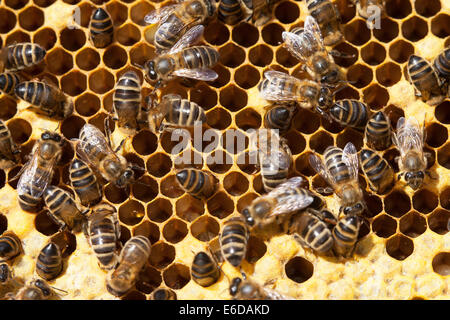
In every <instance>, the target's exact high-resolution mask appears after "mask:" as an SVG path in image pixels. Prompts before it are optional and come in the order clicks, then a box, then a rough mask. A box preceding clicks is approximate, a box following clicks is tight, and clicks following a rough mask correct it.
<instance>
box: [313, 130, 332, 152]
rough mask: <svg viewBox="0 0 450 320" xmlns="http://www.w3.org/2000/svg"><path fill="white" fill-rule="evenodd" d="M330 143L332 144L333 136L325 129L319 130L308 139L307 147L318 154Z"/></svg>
mask: <svg viewBox="0 0 450 320" xmlns="http://www.w3.org/2000/svg"><path fill="white" fill-rule="evenodd" d="M332 145H334V140H333V137H332V136H331V135H330V134H329V133H327V132H325V131H319V132H317V133H315V134H314V135H313V136H312V137H311V138H310V139H309V147H310V148H311V150H313V151H315V152H317V153H320V154H322V153H323V152H324V151H325V149H326V148H327V147H329V146H332Z"/></svg>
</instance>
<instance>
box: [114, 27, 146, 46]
mask: <svg viewBox="0 0 450 320" xmlns="http://www.w3.org/2000/svg"><path fill="white" fill-rule="evenodd" d="M116 39H117V41H118V42H119V43H120V44H122V45H124V46H132V45H133V44H135V43H136V42H138V41H139V40H140V39H141V32H140V31H139V29H138V28H136V27H135V26H134V25H132V24H126V25H124V26H122V27H121V28H120V29H119V30H117V31H116Z"/></svg>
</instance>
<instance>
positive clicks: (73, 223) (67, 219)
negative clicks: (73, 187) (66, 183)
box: [44, 186, 86, 230]
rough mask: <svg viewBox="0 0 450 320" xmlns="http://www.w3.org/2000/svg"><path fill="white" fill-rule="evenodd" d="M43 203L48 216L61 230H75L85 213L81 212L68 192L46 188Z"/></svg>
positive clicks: (51, 187)
mask: <svg viewBox="0 0 450 320" xmlns="http://www.w3.org/2000/svg"><path fill="white" fill-rule="evenodd" d="M44 202H45V205H46V207H47V209H48V216H49V217H50V218H51V219H52V220H53V221H54V222H55V223H56V224H57V225H59V227H60V230H63V229H66V228H67V229H69V230H72V229H77V228H78V227H79V226H80V225H81V222H82V221H83V219H84V215H85V214H86V211H84V212H82V211H81V210H80V209H79V208H78V206H77V205H76V203H75V200H74V199H73V198H72V196H71V195H70V193H69V192H67V191H65V190H63V189H61V188H58V187H55V186H48V187H47V188H46V189H45V191H44Z"/></svg>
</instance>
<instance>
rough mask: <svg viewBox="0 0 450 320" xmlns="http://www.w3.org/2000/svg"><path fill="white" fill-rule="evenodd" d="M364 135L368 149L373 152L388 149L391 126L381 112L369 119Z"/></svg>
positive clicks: (390, 141)
mask: <svg viewBox="0 0 450 320" xmlns="http://www.w3.org/2000/svg"><path fill="white" fill-rule="evenodd" d="M364 135H365V138H366V143H367V145H368V146H369V147H371V148H373V149H375V150H385V149H387V148H389V146H390V145H391V143H392V140H391V125H390V123H389V119H388V117H386V115H385V114H384V112H383V111H379V112H377V113H375V114H374V115H372V116H371V117H370V119H369V121H368V122H367V125H366V130H365V133H364Z"/></svg>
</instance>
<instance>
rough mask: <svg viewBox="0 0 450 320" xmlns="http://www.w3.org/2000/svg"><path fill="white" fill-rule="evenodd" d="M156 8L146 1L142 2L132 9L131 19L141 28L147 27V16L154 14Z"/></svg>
mask: <svg viewBox="0 0 450 320" xmlns="http://www.w3.org/2000/svg"><path fill="white" fill-rule="evenodd" d="M154 9H155V8H154V7H153V6H152V5H150V4H149V3H147V2H145V1H141V2H139V3H137V4H135V5H133V6H132V7H131V10H130V18H131V20H133V22H134V23H136V24H138V25H140V26H146V25H147V23H146V22H145V21H144V18H145V16H146V15H147V14H149V13H150V12H152V11H153V10H154Z"/></svg>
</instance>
